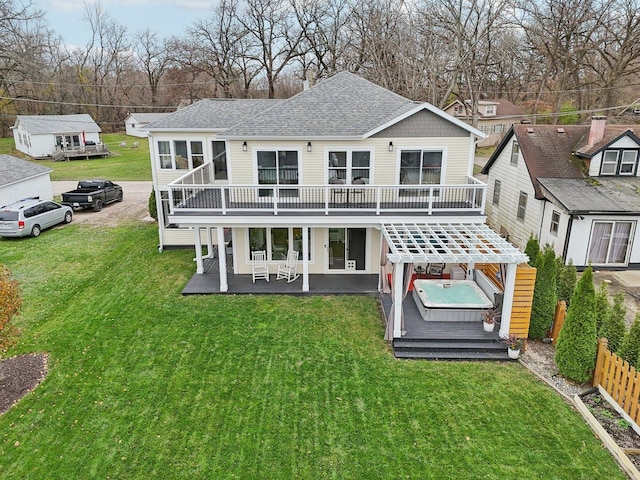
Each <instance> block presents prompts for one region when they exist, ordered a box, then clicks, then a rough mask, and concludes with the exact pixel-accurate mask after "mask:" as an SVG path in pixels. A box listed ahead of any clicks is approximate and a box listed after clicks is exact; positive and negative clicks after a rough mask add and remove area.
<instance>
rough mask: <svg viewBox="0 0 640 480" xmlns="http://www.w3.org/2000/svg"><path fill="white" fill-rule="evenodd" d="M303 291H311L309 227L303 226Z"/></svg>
mask: <svg viewBox="0 0 640 480" xmlns="http://www.w3.org/2000/svg"><path fill="white" fill-rule="evenodd" d="M302 291H303V292H308V291H309V227H302Z"/></svg>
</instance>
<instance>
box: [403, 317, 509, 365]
mask: <svg viewBox="0 0 640 480" xmlns="http://www.w3.org/2000/svg"><path fill="white" fill-rule="evenodd" d="M424 323H425V324H426V325H425V327H426V328H424V329H420V331H415V330H413V331H411V332H410V333H407V334H406V335H404V336H403V337H402V338H396V339H394V340H393V352H394V355H395V357H396V358H403V359H424V360H462V361H480V360H492V361H502V360H504V361H511V360H510V359H509V356H508V354H507V346H506V345H505V344H504V343H503V342H502V341H501V340H500V338H498V334H497V329H496V331H494V332H492V333H488V332H485V331H484V330H483V329H482V323H481V322H473V323H471V322H424Z"/></svg>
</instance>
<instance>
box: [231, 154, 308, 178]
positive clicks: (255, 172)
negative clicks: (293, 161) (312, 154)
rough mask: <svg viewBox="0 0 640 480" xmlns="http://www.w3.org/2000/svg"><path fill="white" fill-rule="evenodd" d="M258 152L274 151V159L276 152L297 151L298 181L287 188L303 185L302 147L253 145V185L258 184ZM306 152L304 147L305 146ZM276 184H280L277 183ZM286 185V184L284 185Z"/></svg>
mask: <svg viewBox="0 0 640 480" xmlns="http://www.w3.org/2000/svg"><path fill="white" fill-rule="evenodd" d="M258 152H276V160H277V158H278V152H298V183H297V184H294V185H289V188H296V187H301V186H303V185H304V182H303V178H304V174H303V171H302V166H303V164H304V162H303V159H302V155H303V153H302V148H299V147H273V146H260V145H258V146H255V147H253V148H252V149H251V162H252V163H253V183H254V185H259V183H258ZM305 152H306V147H305ZM229 163H230V161H229V157H227V170H229ZM277 186H281V185H280V184H277ZM285 186H286V185H285ZM264 188H273V185H271V186H269V185H265V187H264Z"/></svg>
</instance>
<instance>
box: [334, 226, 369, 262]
mask: <svg viewBox="0 0 640 480" xmlns="http://www.w3.org/2000/svg"><path fill="white" fill-rule="evenodd" d="M366 246H367V229H366V228H330V229H329V243H328V250H329V258H328V260H329V265H328V267H329V270H332V271H347V270H349V271H351V270H364V269H365V265H366V250H367V248H366Z"/></svg>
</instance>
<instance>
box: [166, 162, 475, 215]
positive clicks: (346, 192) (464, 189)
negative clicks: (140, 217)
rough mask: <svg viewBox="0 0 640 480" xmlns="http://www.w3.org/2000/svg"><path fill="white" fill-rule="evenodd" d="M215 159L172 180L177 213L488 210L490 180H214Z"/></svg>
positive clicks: (379, 212) (171, 186) (171, 197)
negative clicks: (415, 182) (372, 182)
mask: <svg viewBox="0 0 640 480" xmlns="http://www.w3.org/2000/svg"><path fill="white" fill-rule="evenodd" d="M212 178H213V175H212V170H211V167H210V164H205V165H202V166H200V167H198V168H196V169H195V170H193V171H191V172H189V173H187V174H186V175H183V176H182V177H180V178H179V179H177V180H176V181H174V182H172V183H170V184H169V199H170V205H171V213H172V214H188V213H200V214H222V215H229V214H234V213H235V214H243V215H246V214H247V213H254V214H271V215H277V214H278V213H279V212H297V213H300V214H304V213H324V214H325V215H330V214H332V213H334V214H335V213H343V212H367V213H369V214H376V215H380V214H383V213H387V212H396V213H397V212H402V211H414V212H418V211H420V212H423V213H425V214H428V215H431V214H433V213H450V214H456V213H478V214H482V213H484V205H485V199H486V189H487V186H486V184H484V183H482V182H480V181H478V180H477V179H475V178H472V177H468V183H467V184H466V185H334V184H331V185H282V184H281V185H266V184H264V185H212V184H211V183H210V182H211V179H212Z"/></svg>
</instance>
